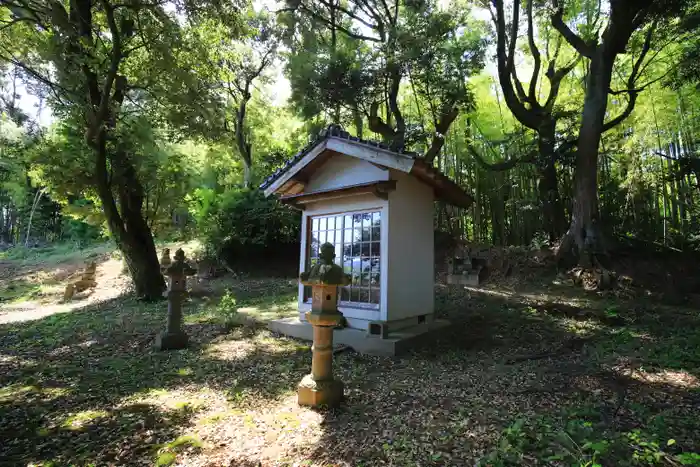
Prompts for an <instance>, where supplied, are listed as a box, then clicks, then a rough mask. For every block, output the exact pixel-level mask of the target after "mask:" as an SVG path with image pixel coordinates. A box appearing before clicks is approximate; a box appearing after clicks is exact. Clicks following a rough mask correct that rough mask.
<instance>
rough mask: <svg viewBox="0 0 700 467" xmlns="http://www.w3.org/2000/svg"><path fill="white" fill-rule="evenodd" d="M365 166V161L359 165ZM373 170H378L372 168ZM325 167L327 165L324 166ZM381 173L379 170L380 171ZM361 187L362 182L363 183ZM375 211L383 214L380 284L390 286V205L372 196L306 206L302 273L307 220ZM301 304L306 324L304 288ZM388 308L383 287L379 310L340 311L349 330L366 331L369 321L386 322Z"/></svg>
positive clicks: (307, 306)
mask: <svg viewBox="0 0 700 467" xmlns="http://www.w3.org/2000/svg"><path fill="white" fill-rule="evenodd" d="M360 162H362V161H360ZM368 165H369V166H370V167H373V168H376V167H374V166H373V165H371V164H368ZM324 167H325V165H324ZM377 170H379V169H377ZM360 183H362V182H360ZM369 210H372V211H376V210H381V212H382V229H381V245H380V248H381V251H382V252H383V254H382V256H381V277H380V281H381V284H382V285H384V284H386V283H387V270H388V256H387V255H386V254H385V253H386V251H387V247H386V245H387V241H388V235H389V233H388V229H387V224H388V222H387V221H388V218H389V202H388V201H386V200H383V199H381V198H377V197H376V196H373V195H359V196H348V197H346V198H338V199H334V200H329V201H322V202H318V203H311V204H308V205H307V208H306V209H305V210H304V213H303V215H302V219H301V222H302V224H301V256H300V258H299V272H300V273H301V272H303V271H304V269H305V267H306V247H307V235H308V229H307V226H308V219H309V217H313V216H320V215H327V214H338V213H348V212H349V213H352V212H364V211H369ZM298 304H299V319H301V320H304V319H305V318H304V313H306V312H307V311H310V310H311V305H310V304H308V303H304V287H303V286H302V285H301V284H300V285H299V294H298ZM386 306H387V289H386V287H382V289H381V294H380V304H379V308H378V309H366V308H355V307H339V309H340V311H341V312H342V313H343V315H345V317H346V318H347V320H348V324H349V326H350V327H353V328H357V329H362V330H363V331H364V330H366V329H367V324H368V322H369V321H378V320H380V319H383V316H384V315H385V313H384V310H386Z"/></svg>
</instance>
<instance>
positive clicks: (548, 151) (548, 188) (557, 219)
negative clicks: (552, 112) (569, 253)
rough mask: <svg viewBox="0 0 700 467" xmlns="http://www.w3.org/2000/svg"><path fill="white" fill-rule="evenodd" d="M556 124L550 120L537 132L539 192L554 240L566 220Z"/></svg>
mask: <svg viewBox="0 0 700 467" xmlns="http://www.w3.org/2000/svg"><path fill="white" fill-rule="evenodd" d="M555 126H556V122H555V121H553V120H550V121H548V122H547V123H545V124H544V125H542V126H541V127H540V128H539V129H538V132H537V148H538V150H539V153H540V157H539V158H538V161H539V163H538V164H537V170H538V172H539V181H538V192H539V197H540V202H541V203H542V211H543V213H544V225H545V228H546V229H547V233H548V234H549V239H550V241H552V242H554V241H556V240H558V239H559V238H560V237H561V236H562V234H563V233H564V228H565V227H564V226H565V222H566V219H565V217H564V205H563V203H562V202H561V196H560V195H559V182H558V180H557V168H556V161H557V157H556V154H555V152H554V138H555V136H554V133H555Z"/></svg>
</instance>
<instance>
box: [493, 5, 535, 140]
mask: <svg viewBox="0 0 700 467" xmlns="http://www.w3.org/2000/svg"><path fill="white" fill-rule="evenodd" d="M493 3H494V5H495V7H496V15H495V20H496V33H497V43H496V57H497V61H498V81H499V83H500V85H501V90H502V91H503V98H504V99H505V101H506V105H508V108H509V109H510V111H511V112H512V113H513V115H514V116H515V118H516V119H517V120H518V121H519V122H520V123H522V124H523V125H525V126H526V127H528V128H531V129H533V130H537V128H538V127H539V124H540V119H539V118H538V117H537V115H536V114H535V113H534V112H532V111H531V110H530V109H527V108H526V107H525V105H524V103H523V100H521V99H520V98H519V96H518V95H516V91H515V89H514V88H513V81H514V80H515V81H517V77H515V75H514V70H513V67H514V66H515V65H514V63H513V61H514V60H513V57H514V55H515V42H516V38H517V34H518V19H519V15H520V13H519V12H520V3H519V1H517V0H516V1H515V2H513V24H512V26H511V36H512V37H511V41H510V43H509V44H508V50H506V42H507V37H506V36H507V34H506V20H505V13H504V8H503V0H494V1H493ZM521 90H522V88H520V89H519V91H521ZM518 94H520V92H518ZM522 94H524V92H523V93H522ZM520 97H522V96H520Z"/></svg>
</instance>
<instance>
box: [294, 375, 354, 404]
mask: <svg viewBox="0 0 700 467" xmlns="http://www.w3.org/2000/svg"><path fill="white" fill-rule="evenodd" d="M297 401H298V403H299V405H304V406H307V407H315V408H319V407H338V406H339V405H340V403H341V402H342V401H343V383H342V382H341V381H338V380H335V379H334V380H331V381H314V379H313V377H312V376H311V375H306V376H304V378H303V379H302V380H301V382H300V383H299V386H298V387H297Z"/></svg>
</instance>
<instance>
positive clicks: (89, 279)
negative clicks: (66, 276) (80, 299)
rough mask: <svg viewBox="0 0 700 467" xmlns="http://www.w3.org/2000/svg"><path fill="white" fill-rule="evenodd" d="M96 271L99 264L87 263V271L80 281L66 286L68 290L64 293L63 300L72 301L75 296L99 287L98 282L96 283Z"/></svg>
mask: <svg viewBox="0 0 700 467" xmlns="http://www.w3.org/2000/svg"><path fill="white" fill-rule="evenodd" d="M96 271H97V263H95V262H94V261H90V262H89V263H87V265H86V266H85V271H83V274H82V276H81V277H80V280H78V281H76V282H74V283H72V284H68V285H67V286H66V289H65V291H64V292H63V300H64V301H68V300H71V299H72V298H73V296H74V295H75V294H77V293H80V292H82V291H83V290H87V289H91V288H94V287H97V281H95V273H96Z"/></svg>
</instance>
